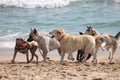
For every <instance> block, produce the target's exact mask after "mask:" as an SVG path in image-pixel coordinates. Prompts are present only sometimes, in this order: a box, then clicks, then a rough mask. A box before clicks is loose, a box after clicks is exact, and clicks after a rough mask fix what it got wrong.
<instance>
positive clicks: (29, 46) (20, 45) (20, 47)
mask: <svg viewBox="0 0 120 80" xmlns="http://www.w3.org/2000/svg"><path fill="white" fill-rule="evenodd" d="M37 47H38V43H37V42H35V41H32V42H27V41H25V40H24V39H23V38H17V39H16V45H15V48H14V56H13V59H12V63H14V60H15V57H16V54H17V52H20V53H23V54H26V58H27V63H29V62H31V61H32V60H33V57H34V56H35V57H36V63H37V64H38V55H36V54H35V51H36V50H37ZM28 50H30V52H31V54H32V57H31V59H30V61H29V56H28Z"/></svg>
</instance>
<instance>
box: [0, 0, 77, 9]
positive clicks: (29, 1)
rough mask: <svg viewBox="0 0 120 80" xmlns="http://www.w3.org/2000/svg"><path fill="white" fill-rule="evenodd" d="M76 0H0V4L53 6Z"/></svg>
mask: <svg viewBox="0 0 120 80" xmlns="http://www.w3.org/2000/svg"><path fill="white" fill-rule="evenodd" d="M73 1H76V0H0V5H3V6H15V7H23V8H36V7H42V8H54V7H63V6H66V5H69V4H70V3H71V2H73Z"/></svg>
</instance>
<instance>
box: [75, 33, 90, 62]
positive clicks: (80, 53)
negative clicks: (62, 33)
mask: <svg viewBox="0 0 120 80" xmlns="http://www.w3.org/2000/svg"><path fill="white" fill-rule="evenodd" d="M79 34H80V35H83V33H82V32H79ZM90 57H91V54H88V57H87V60H88V59H90ZM76 59H77V61H79V62H82V60H83V59H84V50H78V52H77V58H76Z"/></svg>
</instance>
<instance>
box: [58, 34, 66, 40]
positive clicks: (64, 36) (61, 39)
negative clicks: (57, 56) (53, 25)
mask: <svg viewBox="0 0 120 80" xmlns="http://www.w3.org/2000/svg"><path fill="white" fill-rule="evenodd" d="M64 37H65V34H63V35H62V36H61V38H60V39H59V40H58V41H59V42H60V41H61V40H62V39H63V38H64Z"/></svg>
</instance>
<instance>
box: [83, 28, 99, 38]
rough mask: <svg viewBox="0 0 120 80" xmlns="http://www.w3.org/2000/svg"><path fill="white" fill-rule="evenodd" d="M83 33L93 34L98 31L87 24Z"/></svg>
mask: <svg viewBox="0 0 120 80" xmlns="http://www.w3.org/2000/svg"><path fill="white" fill-rule="evenodd" d="M85 34H87V35H91V36H95V35H97V34H99V33H98V32H97V31H96V30H95V29H93V28H92V27H91V26H87V30H86V31H85Z"/></svg>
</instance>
